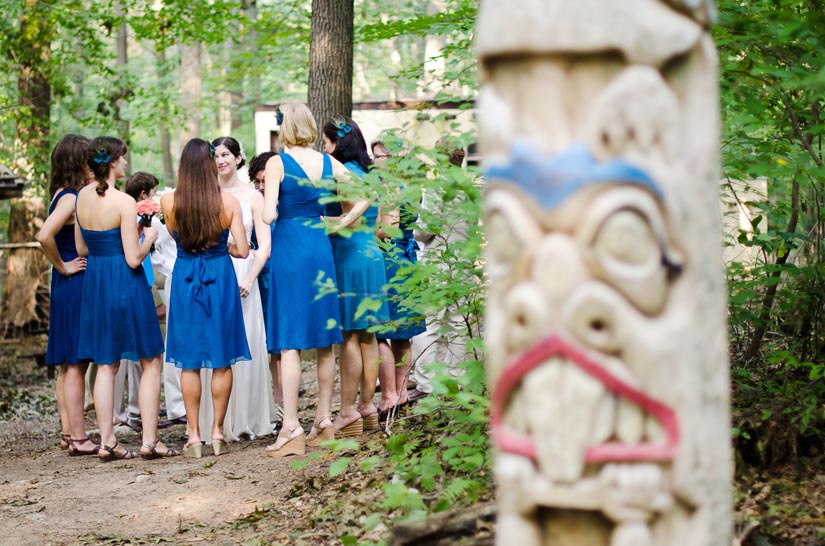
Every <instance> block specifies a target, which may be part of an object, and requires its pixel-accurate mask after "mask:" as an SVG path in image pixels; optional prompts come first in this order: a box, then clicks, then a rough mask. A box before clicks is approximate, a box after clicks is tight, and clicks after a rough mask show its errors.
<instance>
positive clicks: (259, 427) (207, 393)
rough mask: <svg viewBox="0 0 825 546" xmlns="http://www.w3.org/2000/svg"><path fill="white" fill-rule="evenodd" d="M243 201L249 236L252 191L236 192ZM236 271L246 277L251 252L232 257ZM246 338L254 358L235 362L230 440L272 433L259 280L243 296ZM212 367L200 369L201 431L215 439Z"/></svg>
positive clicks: (227, 433)
mask: <svg viewBox="0 0 825 546" xmlns="http://www.w3.org/2000/svg"><path fill="white" fill-rule="evenodd" d="M232 195H234V196H235V197H236V198H237V199H238V201H239V202H240V204H241V212H242V214H243V224H244V228H245V229H246V236H247V240H249V238H250V236H251V234H252V226H253V220H252V207H251V202H250V195H251V194H250V193H248V192H242V193H237V194H236V193H233V194H232ZM232 265H234V266H235V275H236V277H237V278H238V279H239V280H241V279H245V278H246V276H247V274H248V273H249V269H250V268H251V267H252V265H253V257H252V252H251V251H250V253H249V256H247V257H246V258H235V257H232ZM241 306H242V308H243V318H244V326H245V328H246V340H247V343H249V352H250V354H251V355H252V360H251V361H248V360H243V361H239V362H237V363H235V364H234V365H233V366H232V394H231V395H230V396H229V406H228V408H227V410H226V419H225V420H224V424H223V435H224V438H225V439H226V440H227V441H230V442H236V441H238V440H239V439H240V437H241V435H246V436H247V437H249V438H250V439H255V438H257V437H259V436H265V435H267V434H272V425H271V424H270V417H271V412H272V411H273V409H274V407H275V400H274V398H273V396H272V378H271V376H270V374H269V354H267V352H266V329H265V328H264V315H263V309H262V307H261V295H260V293H259V289H258V283H257V282H253V283H252V287H251V288H250V290H249V295H248V296H246V297H245V298H241ZM211 380H212V370H208V369H202V370H201V386H202V388H201V404H200V419H199V423H200V435H201V440H202V441H204V442H206V443H207V444H210V443H211V442H212V415H213V412H212V393H211V389H210V384H211Z"/></svg>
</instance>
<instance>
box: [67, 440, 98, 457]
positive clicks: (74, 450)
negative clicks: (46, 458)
mask: <svg viewBox="0 0 825 546" xmlns="http://www.w3.org/2000/svg"><path fill="white" fill-rule="evenodd" d="M88 441H89V437H88V436H86V437H84V438H78V439H77V440H75V439H74V438H68V442H69V447H68V449H67V450H68V452H69V457H82V456H83V455H97V454H98V452H99V451H100V446H99V445H95V447H94V448H93V449H92V450H91V451H80V450H79V449H77V448H76V447H75V444H83V443H86V442H88Z"/></svg>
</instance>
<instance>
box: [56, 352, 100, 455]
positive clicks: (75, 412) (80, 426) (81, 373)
mask: <svg viewBox="0 0 825 546" xmlns="http://www.w3.org/2000/svg"><path fill="white" fill-rule="evenodd" d="M87 367H88V364H72V365H70V366H66V370H65V377H64V379H63V399H64V404H65V406H66V413H67V415H68V419H69V430H70V431H71V438H73V439H74V440H80V439H81V438H88V434H86V423H85V420H84V405H85V403H86V368H87ZM94 448H95V444H94V443H93V442H91V441H90V440H88V439H87V440H86V441H85V442H76V441H75V442H72V447H71V449H73V450H76V451H80V452H82V453H92V452H93V450H94Z"/></svg>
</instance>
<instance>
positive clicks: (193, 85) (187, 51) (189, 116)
mask: <svg viewBox="0 0 825 546" xmlns="http://www.w3.org/2000/svg"><path fill="white" fill-rule="evenodd" d="M181 80H182V83H181V89H182V94H181V99H180V102H181V107H182V110H183V111H184V112H185V115H186V121H185V122H184V127H183V133H182V135H181V141H183V142H186V141H188V140H189V139H191V138H195V137H198V136H200V134H201V104H200V100H201V93H202V92H203V75H202V73H201V46H200V44H199V43H196V44H193V45H185V46H183V47H181Z"/></svg>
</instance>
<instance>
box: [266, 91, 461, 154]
mask: <svg viewBox="0 0 825 546" xmlns="http://www.w3.org/2000/svg"><path fill="white" fill-rule="evenodd" d="M276 106H277V103H274V104H267V105H263V106H259V107H258V108H256V109H255V153H256V154H259V153H261V152H268V151H270V150H277V149H278V121H277V120H276V119H275V108H276ZM474 112H475V110H474V109H473V108H472V101H464V102H448V103H441V104H439V103H436V102H433V101H408V102H395V101H392V102H357V103H354V104H353V105H352V119H354V120H355V122H356V123H357V124H358V126H359V127H360V128H361V131H362V132H363V133H364V139H365V140H366V141H367V145H368V146H369V144H370V143H371V142H373V141H374V140H376V139H378V138H379V137H380V136H381V135H382V133H384V132H385V131H389V130H393V131H395V132H396V133H398V134H399V135H400V136H402V137H404V138H406V139H407V140H409V141H410V142H412V143H413V144H415V145H418V146H423V147H425V148H430V147H434V146H435V143H436V142H437V141H438V139H439V138H441V137H445V136H448V135H459V134H461V133H465V132H467V131H471V130H474V129H475V118H474ZM319 130H320V128H319ZM469 155H471V156H472V155H473V154H472V151H471V153H470V154H469Z"/></svg>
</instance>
